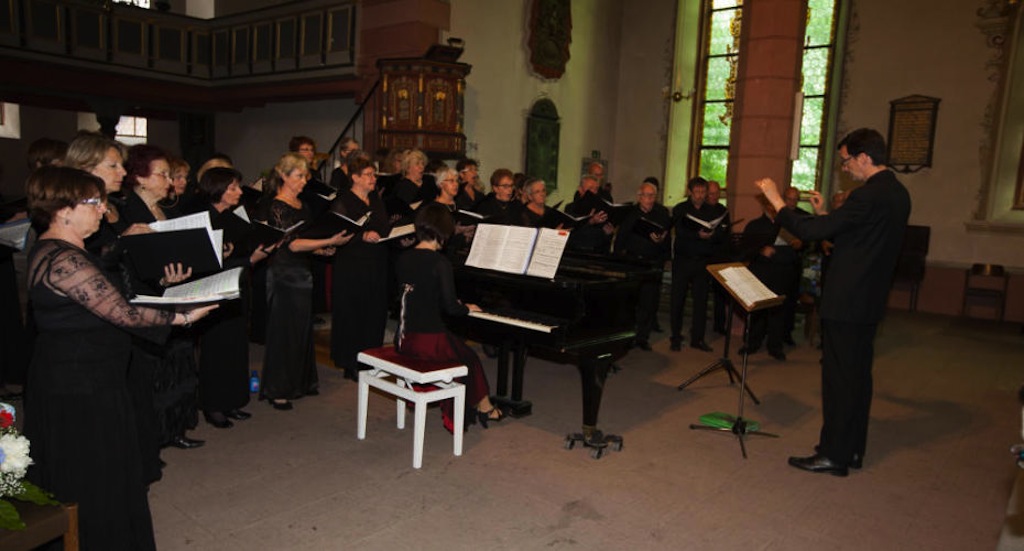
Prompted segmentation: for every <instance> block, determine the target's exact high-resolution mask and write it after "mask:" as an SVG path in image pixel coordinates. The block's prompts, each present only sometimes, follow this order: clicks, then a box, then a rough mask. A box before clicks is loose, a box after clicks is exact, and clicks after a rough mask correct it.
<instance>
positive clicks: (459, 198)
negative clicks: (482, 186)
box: [455, 184, 486, 212]
mask: <svg viewBox="0 0 1024 551" xmlns="http://www.w3.org/2000/svg"><path fill="white" fill-rule="evenodd" d="M474 192H475V193H474V195H473V197H470V196H469V193H468V192H467V191H466V184H459V192H458V193H456V194H455V205H456V206H457V207H459V208H460V209H462V210H471V211H473V212H476V209H477V207H478V206H479V205H480V203H481V202H482V201H483V200H484V199H485V198H486V197H485V196H484V194H483V192H482V191H480V190H478V189H476V190H474Z"/></svg>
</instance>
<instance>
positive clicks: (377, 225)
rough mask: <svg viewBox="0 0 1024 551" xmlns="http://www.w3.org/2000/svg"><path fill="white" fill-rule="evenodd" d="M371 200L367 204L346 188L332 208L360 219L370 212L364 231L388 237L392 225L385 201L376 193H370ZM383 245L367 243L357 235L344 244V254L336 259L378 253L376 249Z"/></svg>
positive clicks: (339, 194)
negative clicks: (385, 207) (389, 222)
mask: <svg viewBox="0 0 1024 551" xmlns="http://www.w3.org/2000/svg"><path fill="white" fill-rule="evenodd" d="M369 200H370V204H369V205H367V204H366V203H364V202H363V200H362V199H360V198H359V196H358V195H356V194H355V193H354V192H353V191H352V190H351V189H345V190H342V191H339V192H338V197H337V198H336V199H334V203H332V204H331V210H332V211H334V212H336V213H338V214H344V215H345V216H347V217H349V218H351V219H352V220H358V219H360V218H361V217H362V216H363V215H364V214H366V213H370V218H369V219H368V220H367V221H366V223H365V224H363V231H375V232H377V233H378V234H379V235H380V236H381V237H387V235H388V233H389V232H390V231H391V226H390V225H389V224H388V214H387V211H386V210H385V209H384V201H382V200H381V198H380V197H378V196H377V194H376V193H370V195H369ZM381 246H382V244H377V243H367V242H365V241H363V239H362V237H361V236H359V235H357V236H355V237H353V238H352V240H351V241H349V242H348V243H347V244H345V245H343V249H341V251H342V252H343V254H342V255H341V256H336V257H335V260H336V261H337V260H338V259H340V258H348V259H351V258H352V257H360V256H366V255H376V254H378V253H376V250H377V249H379V248H381Z"/></svg>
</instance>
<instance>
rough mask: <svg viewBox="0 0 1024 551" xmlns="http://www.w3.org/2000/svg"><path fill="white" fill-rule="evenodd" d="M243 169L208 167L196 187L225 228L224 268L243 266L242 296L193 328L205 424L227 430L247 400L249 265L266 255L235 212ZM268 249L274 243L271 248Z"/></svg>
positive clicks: (212, 219)
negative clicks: (250, 236) (196, 340)
mask: <svg viewBox="0 0 1024 551" xmlns="http://www.w3.org/2000/svg"><path fill="white" fill-rule="evenodd" d="M241 181H242V174H241V173H240V172H238V171H237V170H235V169H233V168H221V167H215V168H211V169H209V170H207V171H206V172H205V173H204V174H203V178H202V180H200V181H199V191H200V192H201V194H202V197H203V199H204V200H205V202H206V204H207V208H209V212H210V222H211V224H212V226H213V228H214V229H215V230H216V229H219V230H224V249H225V252H224V254H225V258H224V269H225V270H228V269H231V268H237V267H241V268H243V271H242V276H241V278H242V282H241V285H240V287H241V290H242V297H241V300H234V301H231V302H229V303H227V304H224V305H223V306H222V307H221V308H220V310H218V311H217V312H215V313H214V314H213V315H212V316H210V317H209V318H208V319H207V320H206V321H205V322H204V323H202V324H200V325H199V326H197V327H196V332H197V333H198V337H199V409H201V410H202V411H203V417H204V418H205V419H206V422H207V423H210V424H211V425H213V426H215V427H217V428H219V429H225V428H229V427H231V426H232V422H231V421H230V419H234V420H236V421H244V420H246V419H248V418H249V417H250V414H249V413H248V412H246V411H243V410H242V409H241V408H243V407H244V406H245V405H246V404H248V403H249V339H248V338H247V336H246V335H247V331H248V327H249V319H248V318H249V298H250V285H249V276H250V272H249V270H250V269H251V268H252V267H253V266H254V265H256V264H257V263H259V262H261V261H263V260H264V259H266V258H267V256H269V252H270V251H269V250H268V249H264V248H262V247H260V244H259V243H250V241H249V235H250V234H251V233H252V232H251V228H250V226H249V223H248V222H246V221H245V220H243V219H242V218H241V217H240V216H238V215H237V214H235V209H236V208H237V207H238V203H239V201H241V199H242V187H241ZM270 250H272V248H271V249H270Z"/></svg>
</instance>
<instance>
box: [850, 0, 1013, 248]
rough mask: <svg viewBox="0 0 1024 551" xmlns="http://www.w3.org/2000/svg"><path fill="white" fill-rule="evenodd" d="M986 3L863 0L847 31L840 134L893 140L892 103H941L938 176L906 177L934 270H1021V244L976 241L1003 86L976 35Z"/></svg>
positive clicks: (995, 237)
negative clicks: (943, 266)
mask: <svg viewBox="0 0 1024 551" xmlns="http://www.w3.org/2000/svg"><path fill="white" fill-rule="evenodd" d="M985 3H986V2H985V1H984V0H963V1H957V2H943V3H942V5H941V9H936V8H937V6H936V3H935V2H933V1H931V0H903V1H901V2H892V1H889V0H856V1H855V2H854V4H853V14H852V15H853V19H851V25H850V32H849V36H850V42H849V44H848V56H847V61H846V63H847V65H846V74H845V91H844V98H843V105H842V110H841V113H840V126H841V128H840V129H839V130H840V135H842V134H843V133H845V132H846V131H848V130H851V129H853V128H857V127H860V126H869V127H874V128H877V129H878V130H879V131H880V132H882V134H883V135H886V134H887V131H888V124H889V102H890V101H891V100H894V99H897V98H901V97H904V96H908V95H912V94H921V95H925V96H932V97H937V98H940V99H941V100H942V102H941V104H940V105H939V116H938V123H937V128H936V136H935V149H934V155H933V167H932V168H928V169H924V170H921V171H920V172H918V173H915V174H906V175H901V176H900V179H901V180H902V181H903V183H904V184H905V185H906V186H907V188H908V189H909V190H910V193H911V197H912V201H913V210H912V212H911V217H910V222H911V223H912V224H920V225H926V226H931V228H932V236H931V249H930V252H929V261H930V262H939V263H951V264H969V263H973V262H991V263H999V264H1004V265H1007V266H1015V267H1024V236H1020V235H1009V234H997V233H983V232H976V231H974V232H969V231H968V230H967V229H966V227H965V223H966V222H967V221H968V220H970V219H971V215H972V212H973V211H974V209H975V206H976V203H977V199H976V197H977V195H978V192H979V188H980V186H981V178H982V174H984V173H985V171H984V170H983V167H982V158H981V153H980V146H981V145H982V143H983V142H984V140H985V137H986V132H987V131H988V129H987V128H984V127H983V126H982V122H983V119H984V115H985V109H986V107H987V105H988V103H989V100H990V98H991V96H992V93H993V91H994V89H995V86H996V84H995V83H994V82H992V81H990V80H989V79H988V76H989V73H988V71H987V70H986V68H985V65H986V63H987V62H988V61H989V60H990V59H991V58H992V57H993V54H994V52H993V50H990V49H989V48H988V47H987V45H986V40H985V35H984V34H983V33H982V32H981V30H979V29H978V27H977V26H976V25H977V23H978V21H979V18H978V16H977V11H978V9H979V8H981V7H982V5H983V4H985Z"/></svg>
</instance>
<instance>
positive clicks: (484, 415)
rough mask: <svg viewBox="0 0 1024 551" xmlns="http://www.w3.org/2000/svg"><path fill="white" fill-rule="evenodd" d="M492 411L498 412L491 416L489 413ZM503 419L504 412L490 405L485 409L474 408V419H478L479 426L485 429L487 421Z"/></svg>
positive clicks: (494, 421) (492, 421) (497, 421)
mask: <svg viewBox="0 0 1024 551" xmlns="http://www.w3.org/2000/svg"><path fill="white" fill-rule="evenodd" d="M494 412H498V415H497V416H496V417H491V414H492V413H494ZM503 419H505V412H504V411H501V410H500V409H498V408H496V407H492V408H491V409H489V410H487V411H480V410H476V420H477V421H479V422H480V426H481V427H483V428H485V429H486V428H487V423H500V422H501V421H502V420H503Z"/></svg>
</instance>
